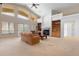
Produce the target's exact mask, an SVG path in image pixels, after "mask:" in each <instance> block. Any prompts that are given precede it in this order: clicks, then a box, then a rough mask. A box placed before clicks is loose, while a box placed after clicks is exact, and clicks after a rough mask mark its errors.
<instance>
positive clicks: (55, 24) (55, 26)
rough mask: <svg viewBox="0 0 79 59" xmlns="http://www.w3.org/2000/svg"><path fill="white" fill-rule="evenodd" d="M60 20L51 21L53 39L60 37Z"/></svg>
mask: <svg viewBox="0 0 79 59" xmlns="http://www.w3.org/2000/svg"><path fill="white" fill-rule="evenodd" d="M60 26H61V25H60V20H55V21H52V36H53V37H60V34H61V32H60Z"/></svg>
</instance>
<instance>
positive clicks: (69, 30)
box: [64, 22, 73, 37]
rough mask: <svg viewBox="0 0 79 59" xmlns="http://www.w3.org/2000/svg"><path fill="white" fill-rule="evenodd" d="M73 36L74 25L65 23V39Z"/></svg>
mask: <svg viewBox="0 0 79 59" xmlns="http://www.w3.org/2000/svg"><path fill="white" fill-rule="evenodd" d="M72 35H73V23H72V22H67V23H64V37H69V36H72Z"/></svg>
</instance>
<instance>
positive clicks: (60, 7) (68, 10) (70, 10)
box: [24, 3, 79, 15]
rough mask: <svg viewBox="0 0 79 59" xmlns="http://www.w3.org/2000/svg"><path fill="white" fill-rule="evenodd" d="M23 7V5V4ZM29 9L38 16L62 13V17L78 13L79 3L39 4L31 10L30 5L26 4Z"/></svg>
mask: <svg viewBox="0 0 79 59" xmlns="http://www.w3.org/2000/svg"><path fill="white" fill-rule="evenodd" d="M24 5H25V4H24ZM26 5H27V6H28V7H29V8H30V9H32V10H33V11H34V12H36V13H37V14H39V15H46V14H49V13H50V12H51V11H52V13H57V12H58V11H59V12H62V13H63V15H70V14H74V13H79V3H40V5H39V6H38V8H37V9H36V8H31V6H32V4H26Z"/></svg>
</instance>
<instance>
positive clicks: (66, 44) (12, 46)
mask: <svg viewBox="0 0 79 59" xmlns="http://www.w3.org/2000/svg"><path fill="white" fill-rule="evenodd" d="M0 55H2V56H4V55H6V56H7V55H9V56H70V55H71V56H72V55H79V40H78V38H64V39H59V38H52V37H49V38H48V39H46V40H42V41H41V42H40V43H39V44H36V45H34V46H30V45H28V44H26V43H25V42H23V41H21V39H20V38H5V39H0Z"/></svg>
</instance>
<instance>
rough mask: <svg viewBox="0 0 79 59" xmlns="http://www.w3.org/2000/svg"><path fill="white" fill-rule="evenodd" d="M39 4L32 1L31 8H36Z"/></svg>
mask: <svg viewBox="0 0 79 59" xmlns="http://www.w3.org/2000/svg"><path fill="white" fill-rule="evenodd" d="M38 6H39V4H36V3H33V4H32V6H31V8H33V7H35V8H38Z"/></svg>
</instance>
